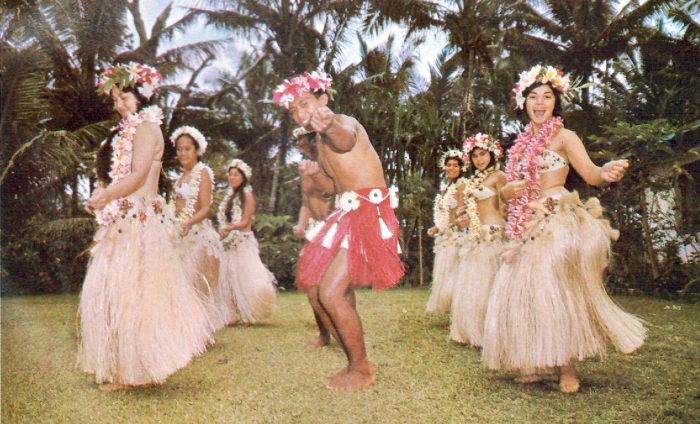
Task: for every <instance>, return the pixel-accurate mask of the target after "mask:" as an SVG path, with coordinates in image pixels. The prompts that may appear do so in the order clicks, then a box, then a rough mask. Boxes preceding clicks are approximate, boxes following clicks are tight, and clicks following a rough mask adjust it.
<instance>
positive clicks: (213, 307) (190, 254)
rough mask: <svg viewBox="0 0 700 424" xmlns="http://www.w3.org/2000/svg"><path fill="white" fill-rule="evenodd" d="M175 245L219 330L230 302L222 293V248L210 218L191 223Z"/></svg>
mask: <svg viewBox="0 0 700 424" xmlns="http://www.w3.org/2000/svg"><path fill="white" fill-rule="evenodd" d="M175 246H176V248H177V252H178V255H179V257H180V259H181V260H182V263H183V265H184V267H185V270H186V272H187V275H188V278H189V280H190V281H191V282H192V284H193V285H194V287H195V289H196V290H197V292H198V293H199V295H200V297H201V298H202V299H204V304H205V307H206V309H207V312H208V313H209V320H210V321H211V323H212V325H214V328H216V329H217V330H218V329H220V328H222V327H224V326H226V319H227V317H228V316H229V315H230V311H229V310H228V308H229V306H228V303H227V302H226V301H225V299H224V298H223V297H221V295H220V291H219V268H220V262H221V254H222V250H223V247H222V245H221V241H220V240H219V234H218V233H217V232H216V230H214V227H213V226H212V225H211V222H210V221H209V220H208V219H205V220H204V221H201V222H198V223H196V224H195V225H193V226H192V228H191V229H190V231H189V233H187V235H186V236H184V237H181V236H180V235H179V234H177V235H176V239H175Z"/></svg>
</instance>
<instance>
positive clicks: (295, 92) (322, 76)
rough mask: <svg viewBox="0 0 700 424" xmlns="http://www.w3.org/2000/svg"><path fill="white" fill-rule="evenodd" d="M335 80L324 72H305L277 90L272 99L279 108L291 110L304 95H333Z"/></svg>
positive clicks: (284, 83)
mask: <svg viewBox="0 0 700 424" xmlns="http://www.w3.org/2000/svg"><path fill="white" fill-rule="evenodd" d="M331 85H333V80H332V79H331V77H329V76H328V74H326V73H325V72H323V71H319V72H316V71H314V72H311V73H308V72H304V73H303V74H301V75H297V76H296V77H294V78H292V79H291V80H284V82H283V83H282V84H280V85H278V86H277V88H275V91H274V93H273V95H272V99H273V100H274V101H275V103H277V104H278V105H279V106H281V107H283V108H285V109H289V105H290V104H291V103H292V101H294V99H296V98H297V97H299V96H301V95H302V94H304V93H328V94H329V95H331V94H332V93H331Z"/></svg>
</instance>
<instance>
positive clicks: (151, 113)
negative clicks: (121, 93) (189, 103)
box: [95, 106, 163, 225]
mask: <svg viewBox="0 0 700 424" xmlns="http://www.w3.org/2000/svg"><path fill="white" fill-rule="evenodd" d="M162 119H163V111H162V110H161V109H160V108H159V107H158V106H149V107H147V108H144V109H142V110H141V111H140V112H139V113H132V114H130V115H129V116H128V117H126V118H125V119H122V120H121V121H119V125H118V126H117V128H118V129H119V132H118V133H117V135H115V136H114V139H112V159H111V167H110V170H109V177H110V178H111V179H112V182H111V183H110V184H109V185H110V186H112V185H114V184H116V183H117V182H118V181H120V180H121V179H123V178H125V177H126V176H128V175H129V174H131V159H132V157H133V154H134V135H135V134H136V127H138V126H139V124H141V123H142V122H144V121H147V122H153V123H155V124H157V125H160V124H161V123H162V122H163V121H162ZM114 129H116V128H113V130H114ZM119 203H120V199H115V200H112V201H111V202H109V203H107V205H105V207H104V208H103V209H102V210H99V211H97V213H96V214H95V219H96V220H97V223H98V224H100V225H109V224H111V223H112V222H114V221H116V219H117V217H118V216H120V215H122V213H121V212H120V207H119Z"/></svg>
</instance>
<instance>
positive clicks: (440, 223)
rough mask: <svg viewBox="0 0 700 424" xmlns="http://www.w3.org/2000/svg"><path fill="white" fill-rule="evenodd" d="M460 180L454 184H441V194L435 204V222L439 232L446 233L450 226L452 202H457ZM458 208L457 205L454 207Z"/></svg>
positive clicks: (436, 197) (453, 182) (437, 196)
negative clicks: (450, 203)
mask: <svg viewBox="0 0 700 424" xmlns="http://www.w3.org/2000/svg"><path fill="white" fill-rule="evenodd" d="M461 180H462V178H459V179H457V180H454V181H452V182H448V183H442V184H440V192H439V193H438V194H437V195H436V196H435V203H434V204H433V221H434V222H435V227H437V229H438V231H445V229H447V227H449V226H450V205H449V202H450V201H454V202H456V197H455V195H456V192H457V186H458V183H459V182H460V181H461ZM454 206H455V207H456V204H455V205H454Z"/></svg>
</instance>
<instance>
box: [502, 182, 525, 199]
mask: <svg viewBox="0 0 700 424" xmlns="http://www.w3.org/2000/svg"><path fill="white" fill-rule="evenodd" d="M526 188H527V181H525V180H515V181H510V182H508V183H506V184H505V185H504V186H503V187H501V197H503V198H504V199H515V198H516V197H519V196H520V195H521V194H522V193H523V190H525V189H526Z"/></svg>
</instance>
